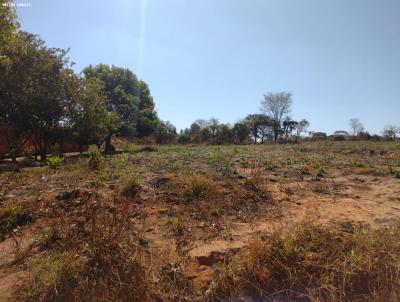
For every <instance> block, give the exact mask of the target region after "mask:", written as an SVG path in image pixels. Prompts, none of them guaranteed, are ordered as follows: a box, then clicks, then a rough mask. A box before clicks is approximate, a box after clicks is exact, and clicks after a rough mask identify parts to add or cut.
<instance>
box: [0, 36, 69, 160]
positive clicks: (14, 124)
mask: <svg viewBox="0 0 400 302" xmlns="http://www.w3.org/2000/svg"><path fill="white" fill-rule="evenodd" d="M16 40H17V41H16V43H15V47H13V48H9V49H7V51H6V53H7V54H6V55H7V57H9V58H11V64H10V65H9V66H8V67H4V66H3V67H0V68H2V72H1V73H0V74H1V75H0V104H1V107H0V110H1V111H0V112H1V114H0V120H1V121H3V122H6V123H7V124H8V125H9V129H10V133H9V141H10V142H11V146H12V147H13V149H14V150H13V151H15V152H17V151H19V149H20V148H21V145H23V143H21V135H22V134H23V133H27V132H30V133H32V134H33V135H34V142H35V148H36V150H37V154H39V155H40V156H41V159H42V160H45V159H46V153H47V152H48V150H49V146H50V142H51V141H52V140H53V139H54V137H55V135H56V134H57V133H58V131H59V129H60V127H61V126H62V124H63V123H64V122H66V120H67V118H68V115H67V108H69V107H70V106H71V103H70V100H69V99H68V98H67V97H66V96H65V89H64V85H63V72H64V67H65V65H66V64H67V62H68V58H67V56H66V55H67V51H66V50H63V49H59V48H48V47H46V45H45V43H44V42H43V41H42V40H41V39H40V38H38V37H37V36H35V35H32V34H29V33H25V32H20V33H19V34H18V36H17V38H16ZM25 136H26V135H25ZM25 141H26V140H25Z"/></svg>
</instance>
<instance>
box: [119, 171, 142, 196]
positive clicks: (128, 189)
mask: <svg viewBox="0 0 400 302" xmlns="http://www.w3.org/2000/svg"><path fill="white" fill-rule="evenodd" d="M142 186H143V182H142V180H141V179H139V178H138V177H137V176H135V175H130V176H128V177H127V178H126V179H125V181H124V184H123V189H122V194H123V195H124V196H126V197H136V196H137V195H138V194H139V193H140V191H141V190H142Z"/></svg>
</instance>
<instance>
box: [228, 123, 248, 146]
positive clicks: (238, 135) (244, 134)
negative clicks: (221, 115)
mask: <svg viewBox="0 0 400 302" xmlns="http://www.w3.org/2000/svg"><path fill="white" fill-rule="evenodd" d="M232 131H233V136H234V139H235V142H237V143H239V144H243V143H244V142H246V140H247V139H248V138H249V135H250V129H249V125H248V124H247V123H245V122H237V123H235V124H234V125H233V129H232Z"/></svg>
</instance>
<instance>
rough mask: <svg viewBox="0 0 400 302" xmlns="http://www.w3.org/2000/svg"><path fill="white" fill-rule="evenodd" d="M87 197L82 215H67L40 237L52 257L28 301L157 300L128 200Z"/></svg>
mask: <svg viewBox="0 0 400 302" xmlns="http://www.w3.org/2000/svg"><path fill="white" fill-rule="evenodd" d="M115 202H116V203H118V202H121V203H120V204H117V205H115V204H114V205H113V204H109V203H104V202H102V203H101V202H98V201H96V200H94V199H93V200H91V201H88V203H87V204H86V205H85V209H84V210H83V213H82V216H83V217H82V218H83V219H79V220H75V219H68V220H64V219H62V220H64V223H62V224H61V225H57V226H54V227H53V229H51V230H50V231H49V232H47V234H46V236H44V238H43V240H42V241H41V244H40V248H41V250H43V249H48V252H49V253H50V256H49V257H46V258H45V259H44V260H43V261H40V263H39V264H38V265H37V266H36V267H37V269H36V273H35V274H34V277H33V279H32V280H31V282H30V283H29V285H28V286H27V288H25V290H24V293H25V300H27V301H82V300H86V301H152V300H153V299H152V293H153V292H154V291H153V290H152V286H151V282H150V279H149V272H148V271H147V269H146V266H145V261H144V249H143V248H142V247H140V245H139V243H138V242H139V241H138V238H137V237H136V236H135V231H134V230H133V228H132V225H131V223H130V221H129V215H128V209H127V207H128V204H127V202H124V201H120V200H118V201H115Z"/></svg>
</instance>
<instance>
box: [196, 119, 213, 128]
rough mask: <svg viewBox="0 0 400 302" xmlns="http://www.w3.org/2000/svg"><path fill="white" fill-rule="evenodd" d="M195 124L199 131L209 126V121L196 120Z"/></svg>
mask: <svg viewBox="0 0 400 302" xmlns="http://www.w3.org/2000/svg"><path fill="white" fill-rule="evenodd" d="M194 123H195V124H197V125H199V127H200V129H205V128H207V127H208V126H210V120H205V119H198V120H195V121H194Z"/></svg>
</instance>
